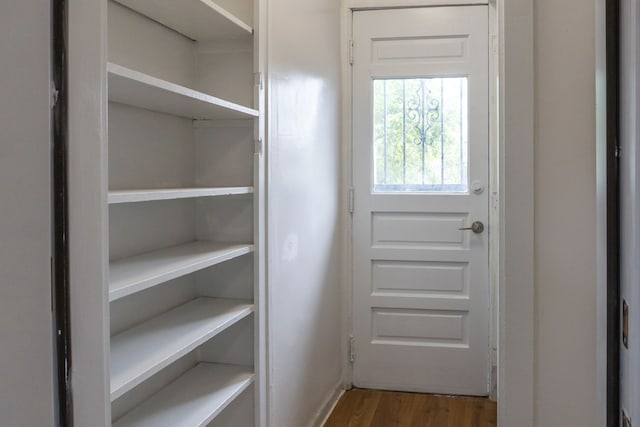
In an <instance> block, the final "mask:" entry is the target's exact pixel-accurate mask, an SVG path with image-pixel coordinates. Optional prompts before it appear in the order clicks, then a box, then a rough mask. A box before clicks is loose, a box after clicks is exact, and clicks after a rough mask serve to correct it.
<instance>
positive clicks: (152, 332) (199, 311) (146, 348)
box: [111, 298, 253, 401]
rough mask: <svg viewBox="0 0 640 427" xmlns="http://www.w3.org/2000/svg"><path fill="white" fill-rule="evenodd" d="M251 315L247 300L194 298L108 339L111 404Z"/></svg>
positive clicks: (251, 308) (250, 306)
mask: <svg viewBox="0 0 640 427" xmlns="http://www.w3.org/2000/svg"><path fill="white" fill-rule="evenodd" d="M252 312H253V304H251V303H250V302H247V301H243V300H231V299H220V298H197V299H195V300H193V301H191V302H188V303H186V304H183V305H181V306H179V307H177V308H175V309H173V310H170V311H168V312H166V313H164V314H162V315H160V316H158V317H155V318H153V319H151V320H149V321H147V322H144V323H142V324H140V325H138V326H135V327H133V328H131V329H129V330H126V331H124V332H122V333H120V334H118V335H116V336H114V337H111V401H113V400H115V399H117V398H118V397H120V396H122V395H123V394H124V393H126V392H127V391H129V390H131V389H132V388H133V387H135V386H137V385H138V384H140V383H142V382H143V381H144V380H146V379H147V378H149V377H151V376H152V375H154V374H156V373H157V372H159V371H160V370H161V369H163V368H165V367H167V366H168V365H170V364H171V363H173V362H175V361H176V360H178V359H179V358H181V357H182V356H184V355H186V354H187V353H189V352H190V351H192V350H193V349H195V348H196V347H198V346H200V345H201V344H203V343H205V342H206V341H208V340H209V339H211V338H212V337H213V336H215V335H216V334H218V333H220V332H222V331H223V330H225V329H226V328H228V327H229V326H231V325H233V324H234V323H236V322H238V321H239V320H241V319H243V318H245V317H246V316H248V315H249V314H251V313H252Z"/></svg>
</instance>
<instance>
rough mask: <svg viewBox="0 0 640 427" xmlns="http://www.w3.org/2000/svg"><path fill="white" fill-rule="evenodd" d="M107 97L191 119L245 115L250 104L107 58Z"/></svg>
mask: <svg viewBox="0 0 640 427" xmlns="http://www.w3.org/2000/svg"><path fill="white" fill-rule="evenodd" d="M107 72H108V75H109V101H114V102H119V103H122V104H127V105H131V106H134V107H139V108H144V109H146V110H151V111H157V112H160V113H167V114H172V115H175V116H181V117H187V118H190V119H247V118H251V117H258V115H259V113H258V111H257V110H254V109H253V108H249V107H245V106H243V105H239V104H235V103H233V102H230V101H225V100H224V99H220V98H216V97H215V96H211V95H207V94H206V93H202V92H198V91H196V90H193V89H189V88H186V87H184V86H180V85H177V84H175V83H171V82H168V81H166V80H162V79H158V78H156V77H153V76H150V75H148V74H144V73H141V72H139V71H135V70H131V69H129V68H126V67H123V66H121V65H117V64H114V63H112V62H109V63H108V64H107Z"/></svg>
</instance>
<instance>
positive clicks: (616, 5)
mask: <svg viewBox="0 0 640 427" xmlns="http://www.w3.org/2000/svg"><path fill="white" fill-rule="evenodd" d="M619 38H620V0H606V63H607V64H606V73H607V102H606V103H607V155H606V156H607V427H619V424H620V164H619V158H618V153H619V144H618V132H619V112H618V111H619V92H620V86H619V76H620V65H619V64H620V62H619V61H620V51H619Z"/></svg>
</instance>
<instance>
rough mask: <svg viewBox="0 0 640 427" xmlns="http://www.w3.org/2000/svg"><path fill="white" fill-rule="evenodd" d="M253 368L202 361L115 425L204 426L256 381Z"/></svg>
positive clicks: (155, 426)
mask: <svg viewBox="0 0 640 427" xmlns="http://www.w3.org/2000/svg"><path fill="white" fill-rule="evenodd" d="M254 377H255V376H254V374H253V373H252V372H251V370H250V368H247V367H244V366H235V365H220V364H213V363H200V364H198V365H196V366H195V367H194V368H192V369H190V370H189V371H187V372H186V373H185V374H184V375H182V376H181V377H180V378H178V379H177V380H176V381H174V382H173V383H171V384H169V385H168V386H167V387H166V388H164V389H162V390H161V391H160V392H158V393H157V394H155V395H154V396H152V397H151V398H150V399H148V400H146V401H145V402H143V403H142V404H140V406H138V407H136V408H134V409H133V410H132V411H131V412H129V413H127V414H126V415H125V416H124V417H122V418H120V419H119V420H118V421H117V422H116V423H115V424H113V427H165V426H166V427H203V426H206V425H207V424H208V423H210V422H211V421H212V420H213V419H214V418H215V417H216V416H217V415H218V414H219V413H220V412H222V410H223V409H224V408H226V407H227V405H229V403H231V402H232V401H233V399H235V398H236V397H238V396H239V395H240V393H242V392H243V391H244V390H245V389H246V388H247V387H248V386H249V385H250V384H251V383H252V382H253V381H254Z"/></svg>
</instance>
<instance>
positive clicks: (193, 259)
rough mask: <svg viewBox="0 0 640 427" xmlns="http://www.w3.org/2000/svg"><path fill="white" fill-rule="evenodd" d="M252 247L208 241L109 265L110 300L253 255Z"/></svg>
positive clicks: (158, 251)
mask: <svg viewBox="0 0 640 427" xmlns="http://www.w3.org/2000/svg"><path fill="white" fill-rule="evenodd" d="M253 249H254V247H253V245H251V244H230V243H227V244H223V243H214V242H207V241H197V242H191V243H187V244H184V245H179V246H172V247H170V248H165V249H160V250H157V251H153V252H148V253H146V254H142V255H137V256H134V257H131V258H123V259H121V260H118V261H113V262H111V263H110V264H109V301H114V300H116V299H118V298H122V297H125V296H127V295H131V294H133V293H136V292H140V291H142V290H144V289H148V288H150V287H152V286H156V285H159V284H160V283H164V282H167V281H169V280H172V279H175V278H177V277H180V276H184V275H186V274H190V273H193V272H194V271H198V270H201V269H203V268H207V267H210V266H212V265H215V264H219V263H221V262H225V261H227V260H230V259H232V258H236V257H239V256H241V255H244V254H247V253H249V252H253Z"/></svg>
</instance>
